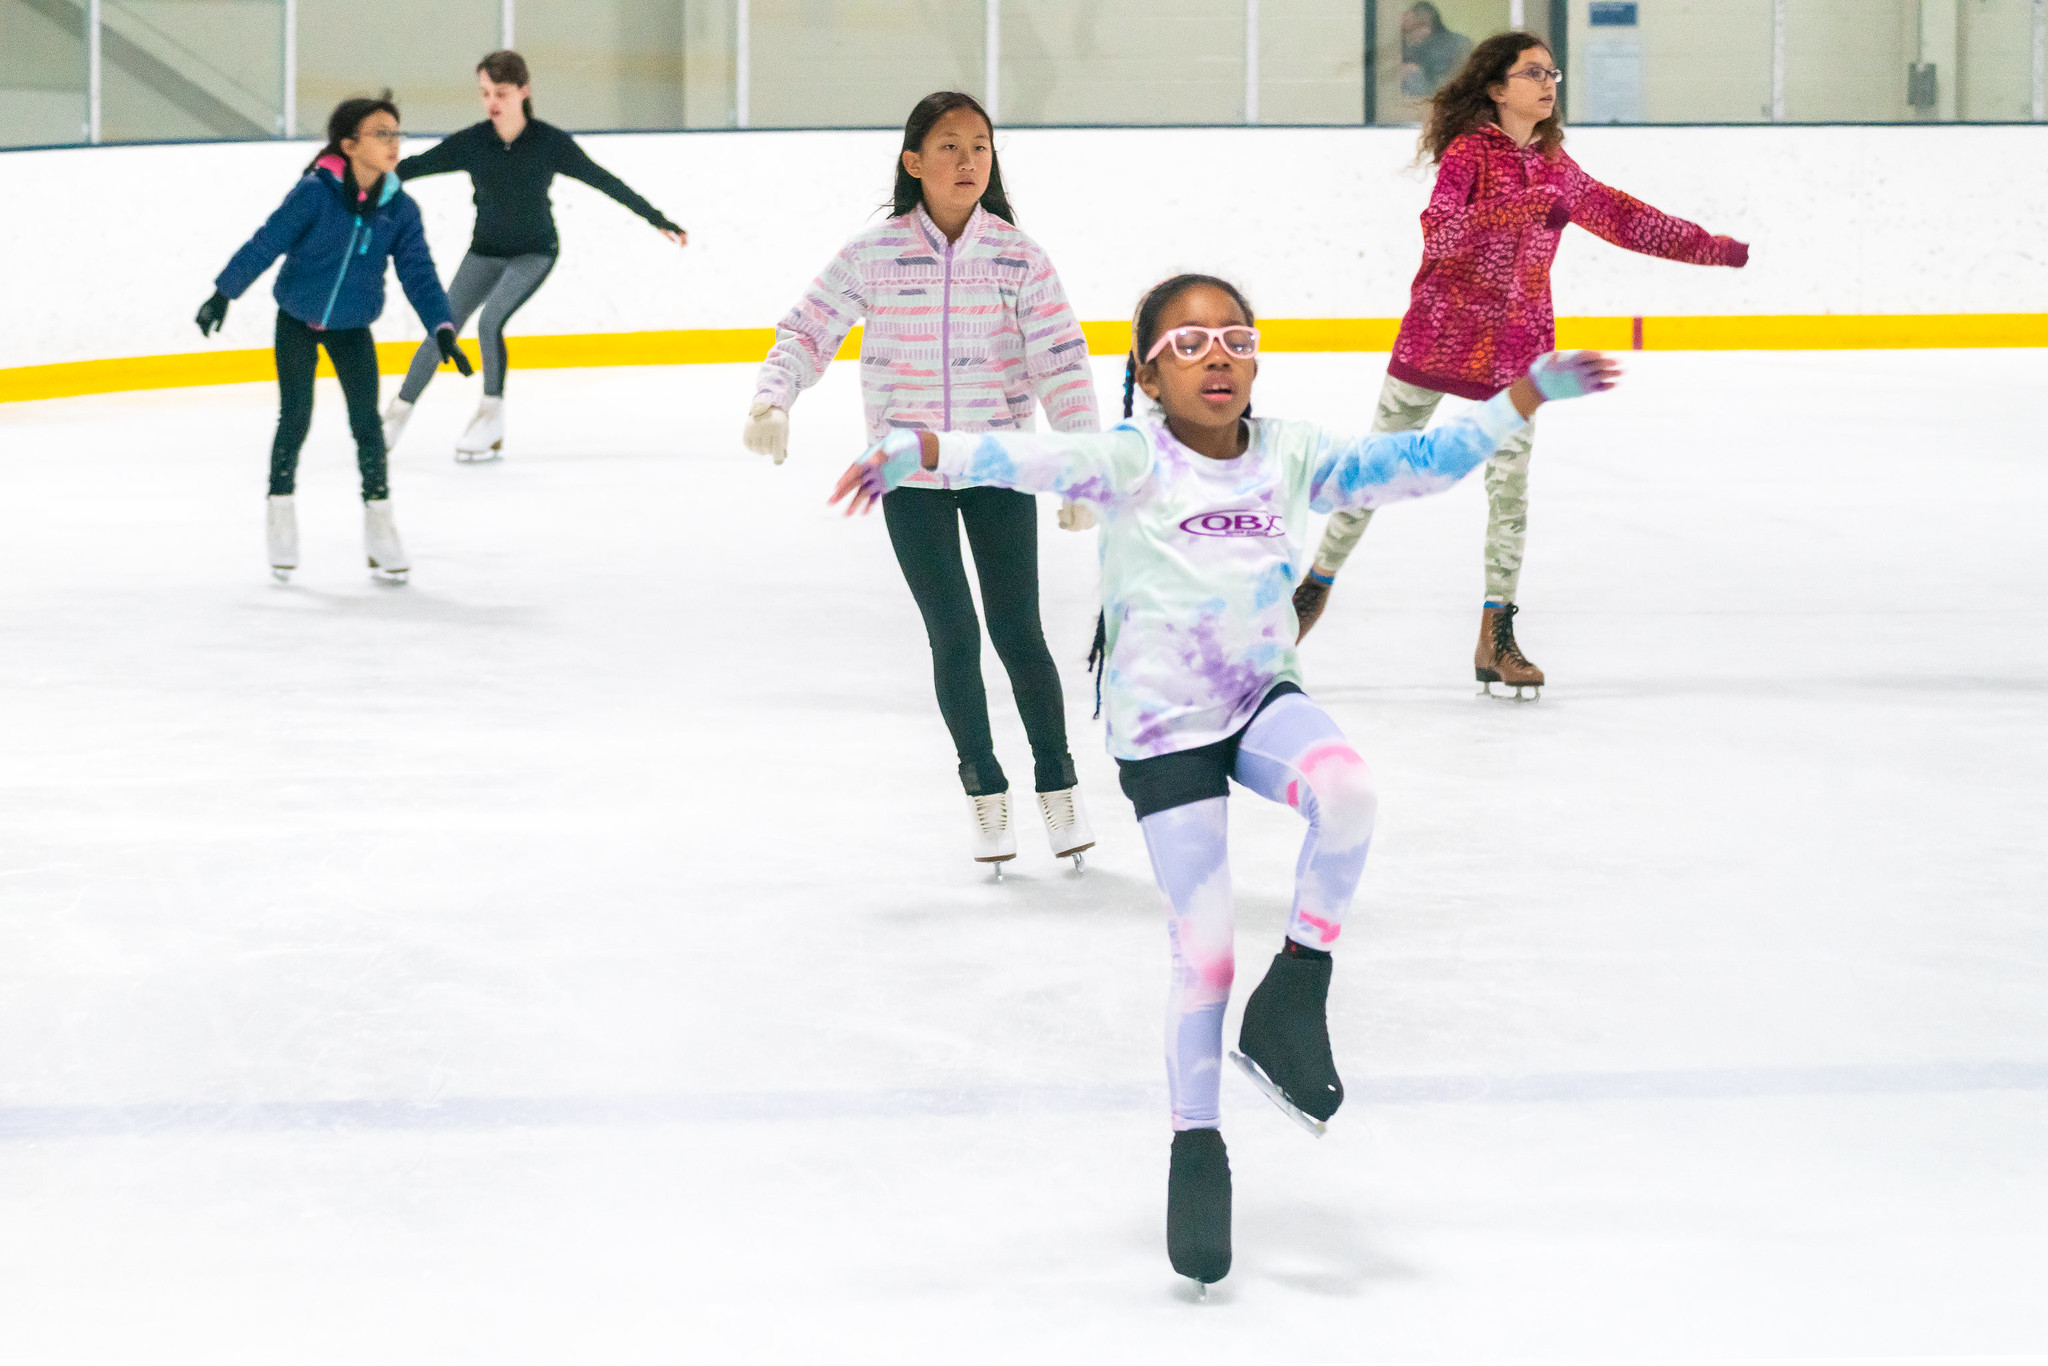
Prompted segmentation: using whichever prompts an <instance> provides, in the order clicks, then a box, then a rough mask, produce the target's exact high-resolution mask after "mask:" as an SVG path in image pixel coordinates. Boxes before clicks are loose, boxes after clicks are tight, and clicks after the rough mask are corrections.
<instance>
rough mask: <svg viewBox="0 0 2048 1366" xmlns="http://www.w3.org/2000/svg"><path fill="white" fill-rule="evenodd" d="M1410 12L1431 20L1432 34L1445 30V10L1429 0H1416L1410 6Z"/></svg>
mask: <svg viewBox="0 0 2048 1366" xmlns="http://www.w3.org/2000/svg"><path fill="white" fill-rule="evenodd" d="M1408 12H1409V13H1410V14H1419V15H1421V16H1422V17H1423V18H1425V19H1427V20H1429V31H1430V32H1431V33H1432V34H1436V33H1442V32H1443V31H1444V12H1443V11H1442V10H1440V9H1438V8H1437V7H1436V6H1435V5H1432V4H1430V3H1429V0H1415V3H1414V4H1412V5H1410V6H1409V7H1408Z"/></svg>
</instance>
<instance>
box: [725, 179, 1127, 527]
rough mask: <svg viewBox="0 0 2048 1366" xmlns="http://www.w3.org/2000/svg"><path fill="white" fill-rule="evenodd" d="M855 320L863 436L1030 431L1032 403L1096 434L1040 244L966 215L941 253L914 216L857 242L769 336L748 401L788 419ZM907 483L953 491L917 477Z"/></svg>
mask: <svg viewBox="0 0 2048 1366" xmlns="http://www.w3.org/2000/svg"><path fill="white" fill-rule="evenodd" d="M862 318H866V319H867V327H866V330H865V331H864V332H863V334H862V337H861V348H860V382H861V397H862V399H863V400H865V402H866V404H867V415H868V437H869V439H870V440H874V441H879V440H881V439H882V438H883V437H885V436H887V435H888V434H889V433H890V432H891V431H893V430H898V429H909V430H912V431H932V432H991V431H1019V430H1022V431H1029V430H1030V428H1031V406H1032V403H1033V401H1034V399H1035V400H1036V401H1037V402H1038V403H1041V404H1043V405H1044V406H1045V414H1046V418H1047V420H1048V421H1050V422H1051V424H1052V428H1053V430H1054V431H1060V432H1092V431H1096V430H1098V429H1099V428H1100V426H1101V423H1100V422H1099V421H1098V419H1097V417H1096V410H1095V381H1094V379H1093V378H1092V377H1091V376H1090V374H1089V372H1088V340H1087V338H1086V337H1084V336H1082V335H1081V324H1080V323H1079V322H1078V321H1076V320H1075V318H1074V310H1073V309H1072V308H1071V307H1069V306H1068V304H1067V296H1066V293H1065V291H1063V290H1062V289H1061V288H1060V277H1059V274H1058V272H1056V271H1055V270H1054V269H1053V268H1052V261H1051V260H1050V258H1048V257H1047V256H1046V254H1045V251H1044V249H1043V248H1041V247H1040V246H1039V245H1038V243H1036V242H1034V241H1032V240H1031V239H1030V238H1029V237H1026V236H1025V235H1024V234H1023V233H1021V232H1019V231H1018V230H1017V229H1016V228H1014V227H1012V226H1011V225H1010V224H1008V223H1005V222H1004V221H1003V220H1002V219H1000V218H998V217H996V216H995V215H994V214H992V213H990V212H989V211H988V210H986V209H982V208H976V209H975V211H974V216H973V217H972V218H970V219H968V220H967V227H966V228H965V229H964V230H963V231H962V232H961V234H960V240H959V241H957V242H948V241H947V240H946V235H945V234H944V233H943V232H940V231H939V228H938V225H937V224H935V223H933V222H932V220H931V216H930V215H929V214H927V213H926V212H925V210H924V206H923V205H921V204H920V205H919V206H918V207H917V208H916V209H915V210H914V211H912V212H910V213H907V214H904V215H903V216H902V217H900V218H891V219H888V220H886V221H885V222H882V223H879V224H877V225H875V226H874V227H872V228H870V229H868V230H867V231H866V232H863V233H861V234H860V235H859V236H857V237H855V238H854V239H853V240H852V241H850V242H848V243H847V244H846V245H845V246H844V247H842V248H841V249H840V251H839V254H838V255H837V256H835V257H833V258H832V261H831V264H829V265H827V266H826V267H825V269H824V271H823V273H821V274H820V275H819V276H818V278H817V279H816V280H814V281H812V283H811V287H810V288H809V289H807V290H805V291H804V297H803V299H802V300H801V301H800V302H799V303H798V304H797V306H796V307H795V308H793V309H791V310H790V311H789V315H788V316H787V317H785V318H784V319H783V320H782V321H781V322H780V323H778V324H777V325H776V328H775V345H774V347H773V348H772V349H770V351H769V352H768V359H767V360H765V361H763V362H762V363H761V374H760V378H759V379H758V380H757V381H756V383H755V386H754V397H755V399H756V400H757V401H762V402H767V403H771V404H773V405H775V406H776V407H778V408H782V409H785V410H787V409H788V408H789V406H790V405H791V404H792V403H793V402H795V401H796V396H797V395H798V394H799V393H801V392H802V391H804V390H805V389H808V388H810V387H811V386H812V385H813V384H816V383H817V382H818V377H819V376H820V375H822V374H824V373H825V367H826V366H827V365H829V364H831V363H832V357H833V355H834V354H835V353H837V352H838V350H839V345H840V343H841V342H843V341H845V340H846V334H847V333H848V332H849V331H851V330H852V328H853V325H854V324H855V323H857V322H859V321H860V320H861V319H862ZM908 482H909V483H910V484H913V485H924V486H927V487H953V488H957V487H962V486H964V485H967V484H971V483H973V482H975V481H973V480H967V479H960V478H957V477H955V478H952V479H946V478H943V477H942V476H940V475H937V474H934V473H931V472H929V471H926V470H919V471H918V472H917V473H916V474H915V475H913V476H912V477H911V478H910V479H909V480H908Z"/></svg>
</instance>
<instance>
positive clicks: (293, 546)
mask: <svg viewBox="0 0 2048 1366" xmlns="http://www.w3.org/2000/svg"><path fill="white" fill-rule="evenodd" d="M263 529H264V532H265V534H266V535H267V536H268V538H269V541H270V573H271V576H272V577H273V578H275V579H276V580H277V581H278V582H279V583H289V582H291V577H292V571H293V570H294V569H297V568H298V567H299V514H298V511H297V508H296V506H295V505H294V504H293V502H292V496H291V495H290V494H289V493H273V494H271V495H270V503H269V506H268V507H267V508H266V509H265V510H264V516H263Z"/></svg>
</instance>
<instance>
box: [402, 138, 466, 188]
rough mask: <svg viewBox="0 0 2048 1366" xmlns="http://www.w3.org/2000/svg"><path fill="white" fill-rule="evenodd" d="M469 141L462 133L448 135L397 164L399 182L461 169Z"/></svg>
mask: <svg viewBox="0 0 2048 1366" xmlns="http://www.w3.org/2000/svg"><path fill="white" fill-rule="evenodd" d="M468 143H469V139H468V138H467V137H466V136H465V135H464V134H463V133H459V132H458V133H450V134H449V135H448V136H447V137H445V138H442V139H441V140H440V141H439V142H437V143H435V144H434V145H433V146H432V147H429V148H428V149H427V150H426V151H424V152H421V153H420V154H419V155H418V156H409V157H407V158H406V159H405V160H403V161H401V162H399V163H398V178H399V179H400V180H418V179H419V178H420V177H421V176H425V175H446V174H447V173H448V172H450V171H459V170H462V169H463V164H464V161H465V160H466V158H465V157H464V155H463V153H464V152H465V150H466V149H467V146H468Z"/></svg>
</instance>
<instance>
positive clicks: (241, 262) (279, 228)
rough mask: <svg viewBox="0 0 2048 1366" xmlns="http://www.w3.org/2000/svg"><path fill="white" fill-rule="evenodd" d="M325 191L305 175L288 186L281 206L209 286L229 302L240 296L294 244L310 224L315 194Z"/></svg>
mask: <svg viewBox="0 0 2048 1366" xmlns="http://www.w3.org/2000/svg"><path fill="white" fill-rule="evenodd" d="M326 192H327V191H326V189H325V188H324V187H323V186H322V185H321V184H320V182H319V181H318V180H316V179H315V178H313V177H312V176H307V177H306V178H305V179H303V180H301V181H300V182H299V183H298V184H297V185H295V186H293V187H292V192H291V193H290V194H288V195H286V196H285V197H284V203H282V204H280V205H278V206H277V209H276V211H275V212H274V213H272V214H271V215H270V217H268V218H266V219H265V220H263V226H262V227H260V228H258V229H256V232H255V234H254V235H253V236H252V237H250V239H249V240H248V241H247V242H244V243H243V244H242V248H241V250H240V251H237V252H236V253H235V254H234V255H233V256H232V257H230V258H229V260H228V264H227V268H226V269H225V270H223V271H221V273H220V274H219V275H217V276H215V277H214V281H213V287H214V288H215V289H217V290H219V291H220V292H221V293H222V294H224V295H226V296H227V297H228V298H230V299H239V298H241V297H242V291H243V290H245V289H247V288H248V287H249V286H250V285H252V284H254V283H256V277H257V276H259V275H261V274H262V273H263V272H264V271H266V270H268V269H270V263H271V262H272V261H275V260H276V259H277V258H278V257H280V256H282V255H284V254H285V253H286V252H288V251H290V250H291V249H292V248H293V247H294V246H296V245H297V244H298V240H299V237H300V235H301V234H303V233H304V232H305V231H306V225H307V224H309V223H311V222H312V221H313V215H314V213H315V211H316V210H317V209H318V207H319V202H320V201H319V200H318V199H317V198H316V196H318V195H322V194H325V193H326Z"/></svg>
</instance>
